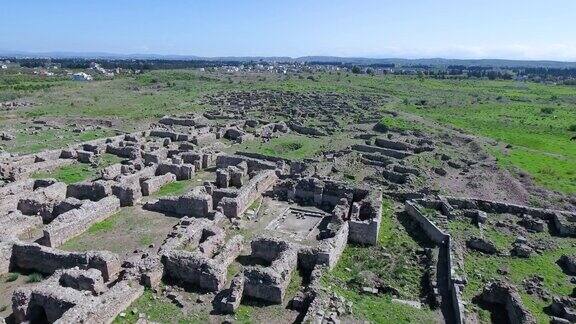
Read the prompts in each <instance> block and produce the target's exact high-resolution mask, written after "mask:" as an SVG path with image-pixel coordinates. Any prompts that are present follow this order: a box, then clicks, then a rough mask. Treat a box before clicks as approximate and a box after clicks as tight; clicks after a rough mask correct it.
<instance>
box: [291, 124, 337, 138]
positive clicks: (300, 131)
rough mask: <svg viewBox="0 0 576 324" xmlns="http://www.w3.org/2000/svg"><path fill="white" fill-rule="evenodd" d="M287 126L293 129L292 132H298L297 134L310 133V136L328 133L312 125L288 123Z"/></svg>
mask: <svg viewBox="0 0 576 324" xmlns="http://www.w3.org/2000/svg"><path fill="white" fill-rule="evenodd" d="M288 127H290V129H291V130H293V131H294V132H296V133H298V134H303V135H312V136H326V135H328V134H327V133H326V132H324V131H322V130H319V129H317V128H313V127H306V126H303V125H298V124H296V123H292V122H290V123H288Z"/></svg>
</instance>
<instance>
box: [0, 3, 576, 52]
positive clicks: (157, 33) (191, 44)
mask: <svg viewBox="0 0 576 324" xmlns="http://www.w3.org/2000/svg"><path fill="white" fill-rule="evenodd" d="M0 50H1V51H28V52H49V51H67V52H109V53H119V54H132V53H155V54H185V55H200V56H293V57H295V56H305V55H335V56H367V57H407V58H420V57H447V58H511V59H554V60H571V61H576V0H548V1H543V0H434V1H433V0H404V1H398V0H396V1H388V0H380V1H377V0H354V1H346V0H307V1H304V0H292V1H264V0H261V1H256V0H250V1H248V0H247V1H242V0H229V1H225V0H206V1H192V0H188V1H184V0H51V1H48V0H17V1H16V0H2V1H1V2H0Z"/></svg>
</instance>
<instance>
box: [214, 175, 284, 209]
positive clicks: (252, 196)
mask: <svg viewBox="0 0 576 324" xmlns="http://www.w3.org/2000/svg"><path fill="white" fill-rule="evenodd" d="M277 180H278V177H277V176H276V173H275V172H274V171H272V170H266V171H262V172H259V173H258V174H256V175H255V176H254V177H252V179H250V181H248V183H247V184H245V185H244V186H242V187H241V188H240V189H238V190H234V192H233V193H232V194H233V195H234V196H232V197H224V198H222V199H220V201H219V202H218V203H217V204H218V207H220V208H222V212H223V213H224V215H225V216H226V217H229V218H236V217H240V216H241V215H242V214H243V213H244V212H245V211H246V209H248V207H250V205H251V204H252V203H253V202H254V201H255V200H256V199H257V198H258V197H260V196H261V195H262V194H263V193H264V192H265V191H267V190H268V189H270V187H272V186H273V185H274V183H276V181H277ZM218 191H221V190H220V189H216V190H214V195H217V192H218ZM215 203H216V201H215Z"/></svg>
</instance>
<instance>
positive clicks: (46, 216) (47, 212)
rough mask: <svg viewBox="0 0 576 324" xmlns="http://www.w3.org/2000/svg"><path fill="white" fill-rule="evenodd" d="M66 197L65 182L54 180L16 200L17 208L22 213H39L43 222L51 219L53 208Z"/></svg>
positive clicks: (31, 214)
mask: <svg viewBox="0 0 576 324" xmlns="http://www.w3.org/2000/svg"><path fill="white" fill-rule="evenodd" d="M64 199H66V184H65V183H63V182H56V183H54V184H52V185H50V186H48V187H44V188H40V189H37V190H35V191H34V192H32V193H31V194H30V195H28V196H27V197H26V198H22V199H20V201H19V202H18V210H20V212H22V214H24V215H30V216H33V215H39V216H41V217H42V219H43V220H44V221H45V222H50V221H52V218H53V216H52V215H53V209H54V206H56V205H57V204H58V203H60V202H61V201H63V200H64Z"/></svg>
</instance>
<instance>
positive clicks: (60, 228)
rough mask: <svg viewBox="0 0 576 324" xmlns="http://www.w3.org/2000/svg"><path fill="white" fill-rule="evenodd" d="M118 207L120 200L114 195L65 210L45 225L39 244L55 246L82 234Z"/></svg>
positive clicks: (110, 214)
mask: <svg viewBox="0 0 576 324" xmlns="http://www.w3.org/2000/svg"><path fill="white" fill-rule="evenodd" d="M119 208H120V200H119V199H118V198H116V197H114V196H110V197H106V198H103V199H101V200H99V201H97V202H91V201H87V202H85V203H84V204H83V205H82V206H81V207H80V208H78V209H73V210H70V211H68V212H65V213H63V214H61V215H59V216H58V217H56V218H55V219H54V220H53V221H52V222H51V223H50V224H48V225H46V227H45V228H44V236H43V238H42V239H41V244H42V245H45V246H50V247H57V246H59V245H60V244H62V243H64V242H65V241H67V240H69V239H71V238H72V237H75V236H77V235H80V234H82V233H83V232H84V231H86V230H87V229H88V228H89V227H90V226H91V225H92V224H94V223H97V222H100V221H102V220H104V219H106V218H108V217H110V216H112V214H114V213H116V212H117V211H118V209H119Z"/></svg>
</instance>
